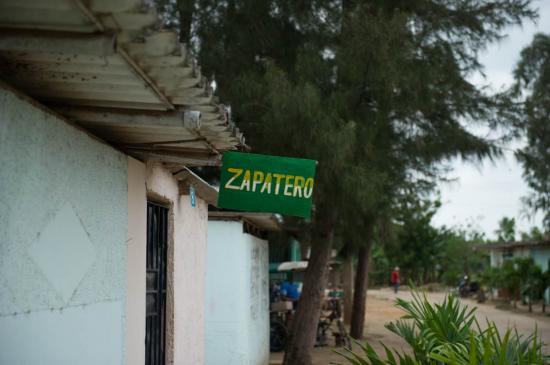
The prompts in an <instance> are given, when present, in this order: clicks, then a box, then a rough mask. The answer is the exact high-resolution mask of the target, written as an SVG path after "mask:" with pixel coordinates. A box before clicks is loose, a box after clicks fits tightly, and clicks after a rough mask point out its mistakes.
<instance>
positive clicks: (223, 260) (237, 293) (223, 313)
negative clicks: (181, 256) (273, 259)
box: [206, 221, 269, 365]
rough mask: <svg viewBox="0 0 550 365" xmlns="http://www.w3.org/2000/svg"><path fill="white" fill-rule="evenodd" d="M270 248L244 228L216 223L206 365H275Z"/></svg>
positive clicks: (211, 231) (211, 237) (211, 227)
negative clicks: (272, 359)
mask: <svg viewBox="0 0 550 365" xmlns="http://www.w3.org/2000/svg"><path fill="white" fill-rule="evenodd" d="M268 272H269V268H268V248H267V242H266V241H264V240H260V239H258V238H256V237H254V236H252V235H249V234H246V233H243V225H242V223H241V222H233V221H210V222H209V224H208V253H207V273H206V364H207V365H219V364H224V365H266V364H268V363H269V283H268Z"/></svg>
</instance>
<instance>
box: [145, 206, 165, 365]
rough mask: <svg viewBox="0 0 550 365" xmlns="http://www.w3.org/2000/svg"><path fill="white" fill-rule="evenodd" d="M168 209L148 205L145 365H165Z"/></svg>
mask: <svg viewBox="0 0 550 365" xmlns="http://www.w3.org/2000/svg"><path fill="white" fill-rule="evenodd" d="M167 227H168V209H167V208H165V207H163V206H160V205H157V204H154V203H150V202H148V203H147V267H146V297H145V306H146V307H145V313H146V319H145V365H164V359H165V347H166V346H165V344H166V334H165V332H166V281H167V278H166V271H167V270H166V267H167V263H168V258H167V252H168V250H167V246H168V229H167Z"/></svg>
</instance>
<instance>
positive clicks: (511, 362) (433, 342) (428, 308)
mask: <svg viewBox="0 0 550 365" xmlns="http://www.w3.org/2000/svg"><path fill="white" fill-rule="evenodd" d="M396 305H397V307H399V308H401V309H402V310H403V311H404V312H405V316H404V317H403V318H402V319H401V320H398V321H396V322H392V323H390V324H388V325H387V326H386V327H387V328H388V329H389V330H390V331H392V332H393V333H395V334H397V335H398V336H400V337H401V338H403V339H404V340H405V341H406V342H407V344H408V345H409V346H410V347H411V351H410V354H407V353H399V352H398V351H396V350H392V349H389V348H387V347H386V346H384V345H383V344H382V345H383V346H384V350H385V354H384V355H385V358H383V357H381V356H379V355H378V354H377V353H376V352H375V351H374V349H373V348H372V346H371V345H369V344H368V343H367V344H364V345H362V344H360V343H357V344H358V345H359V347H360V349H361V352H360V353H359V352H353V351H351V350H349V349H346V350H345V351H344V352H339V354H340V355H341V356H342V357H343V358H344V359H345V360H346V361H347V364H351V365H398V364H400V365H442V364H449V365H493V364H498V365H520V364H525V365H527V364H530V365H538V364H540V365H542V364H548V363H549V362H548V359H547V358H546V357H545V356H544V355H543V354H542V344H541V342H540V338H539V336H538V334H537V332H536V329H535V332H534V333H533V335H531V336H529V337H523V336H521V335H520V334H518V333H517V331H515V330H513V329H508V330H506V332H505V333H504V335H501V334H500V333H499V331H498V329H497V328H496V325H495V324H494V323H491V322H487V324H486V326H485V327H486V328H485V329H482V327H481V326H480V324H479V323H478V321H477V319H476V317H475V308H473V309H469V308H468V307H467V306H466V305H462V304H461V303H460V301H459V300H458V299H457V298H456V297H454V296H449V297H447V298H446V299H445V300H444V301H443V302H442V303H440V304H433V303H431V302H429V301H428V299H427V298H426V297H425V296H423V295H421V294H419V293H417V292H415V293H413V299H412V301H404V300H400V299H398V300H397V303H396Z"/></svg>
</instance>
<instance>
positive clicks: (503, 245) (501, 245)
mask: <svg viewBox="0 0 550 365" xmlns="http://www.w3.org/2000/svg"><path fill="white" fill-rule="evenodd" d="M547 246H550V237H549V238H546V239H543V240H539V241H510V242H497V243H485V244H481V245H477V246H476V249H479V250H508V249H513V248H524V247H534V248H536V247H547Z"/></svg>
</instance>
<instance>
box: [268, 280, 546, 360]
mask: <svg viewBox="0 0 550 365" xmlns="http://www.w3.org/2000/svg"><path fill="white" fill-rule="evenodd" d="M427 296H428V299H429V300H430V301H433V302H440V301H442V300H443V299H444V297H445V294H443V293H428V294H427ZM397 297H399V298H402V299H411V294H410V292H405V291H402V292H400V293H399V294H397V295H395V294H394V293H393V292H392V291H391V290H389V289H382V290H369V293H368V299H367V314H366V326H365V340H366V341H368V342H369V343H370V344H371V345H372V346H373V347H374V348H375V350H376V351H377V352H379V353H381V351H382V346H381V344H380V343H381V342H382V343H384V344H385V345H386V346H388V347H394V348H397V349H403V350H407V349H408V347H407V344H406V343H405V342H404V341H403V340H402V339H401V338H399V337H398V336H396V335H394V334H393V333H391V332H390V331H388V330H387V329H386V328H385V327H384V324H385V323H387V322H390V321H393V320H396V319H398V318H399V317H401V316H402V315H403V312H402V311H401V310H399V309H397V308H395V306H394V305H393V303H394V301H395V299H396V298H397ZM465 302H466V303H467V304H468V305H470V306H475V307H477V311H476V316H477V318H478V320H479V322H480V323H485V322H486V321H485V319H486V318H487V319H489V320H490V321H493V322H495V323H496V325H497V327H498V328H499V329H501V330H502V331H504V330H506V328H508V327H509V326H515V327H516V328H517V330H518V332H519V333H522V334H525V335H529V334H531V333H532V332H533V331H534V329H535V326H536V327H537V328H538V330H539V332H540V334H541V336H542V340H543V341H544V342H545V343H550V318H549V317H546V316H543V315H540V314H534V315H528V314H527V313H517V312H511V311H504V310H499V309H496V308H495V307H494V305H491V304H477V303H475V302H473V301H471V300H465ZM333 350H334V348H330V347H323V348H315V349H314V350H313V362H314V365H328V364H330V363H331V362H339V361H340V359H341V358H340V357H339V356H338V355H336V354H335V353H334V352H333ZM549 350H550V349H549V348H548V347H547V348H546V352H550V351H549ZM282 357H283V354H282V353H274V354H271V361H270V364H281V363H282Z"/></svg>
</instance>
